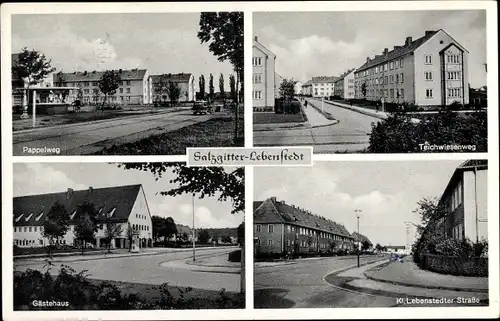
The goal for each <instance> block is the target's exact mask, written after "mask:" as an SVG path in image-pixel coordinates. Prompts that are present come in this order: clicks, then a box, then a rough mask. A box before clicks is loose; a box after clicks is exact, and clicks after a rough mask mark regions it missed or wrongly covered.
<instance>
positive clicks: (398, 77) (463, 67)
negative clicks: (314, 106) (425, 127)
mask: <svg viewBox="0 0 500 321" xmlns="http://www.w3.org/2000/svg"><path fill="white" fill-rule="evenodd" d="M354 77H355V91H356V98H358V99H367V100H372V101H376V100H381V99H382V98H383V99H384V101H385V102H392V103H403V102H408V103H414V104H416V105H419V106H422V107H425V106H443V105H449V104H452V103H454V102H458V103H460V104H468V103H469V91H468V89H467V88H468V82H469V72H468V51H467V50H466V49H465V48H464V47H463V46H462V45H460V44H459V43H458V42H457V41H455V39H453V38H452V37H451V36H450V35H448V34H447V33H446V32H445V31H444V30H442V29H440V30H438V31H426V32H425V35H424V36H423V37H421V38H418V39H416V40H413V39H412V37H407V38H406V41H405V43H404V45H402V46H394V49H393V50H391V51H389V49H388V48H385V49H384V51H383V52H382V54H380V55H376V56H375V57H374V58H373V59H371V58H370V57H367V58H366V63H365V64H364V65H362V66H361V67H359V68H358V69H357V70H356V72H355V74H354Z"/></svg>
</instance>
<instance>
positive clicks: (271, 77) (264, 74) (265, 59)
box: [252, 37, 276, 111]
mask: <svg viewBox="0 0 500 321" xmlns="http://www.w3.org/2000/svg"><path fill="white" fill-rule="evenodd" d="M275 66H276V55H275V54H273V53H272V52H271V51H270V50H269V49H267V48H266V47H264V46H263V45H262V44H261V43H260V42H259V41H258V38H257V37H254V39H253V46H252V101H253V109H254V111H257V110H258V111H274V99H275V91H276V85H275V79H276V78H275Z"/></svg>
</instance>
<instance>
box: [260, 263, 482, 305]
mask: <svg viewBox="0 0 500 321" xmlns="http://www.w3.org/2000/svg"><path fill="white" fill-rule="evenodd" d="M356 260H357V259H356V257H355V256H349V257H333V258H315V259H303V260H296V261H295V262H293V263H294V264H287V265H279V266H278V265H276V266H265V267H259V266H256V267H255V270H254V282H255V290H254V302H255V307H256V308H338V307H344V308H345V307H395V306H406V307H408V306H413V307H415V306H426V305H425V304H424V303H422V302H419V301H418V299H419V298H422V297H436V298H440V297H451V298H457V297H459V296H460V295H462V296H464V297H469V298H470V297H471V295H472V294H471V293H468V292H463V294H460V292H455V291H445V290H429V289H421V288H415V289H413V288H409V287H400V286H394V285H391V284H389V283H379V282H374V281H372V280H368V279H366V278H365V277H364V275H363V274H364V272H365V271H366V270H368V269H372V268H376V267H377V266H379V265H381V264H382V263H387V262H388V259H387V258H386V257H382V258H381V257H378V256H367V257H361V260H360V262H361V264H362V265H363V264H366V266H364V267H363V266H362V267H361V268H359V269H358V268H357V261H356ZM377 261H378V262H377ZM257 264H258V263H257ZM394 264H400V263H398V262H396V263H394ZM484 295H486V296H487V294H484ZM484 295H482V296H481V300H483V302H484ZM407 298H408V300H407ZM415 298H417V300H416V302H415V300H414V299H415ZM402 299H403V301H401V300H402ZM412 300H413V301H412ZM427 306H463V304H462V305H460V304H458V302H457V300H455V302H453V303H451V304H450V303H443V304H430V305H427Z"/></svg>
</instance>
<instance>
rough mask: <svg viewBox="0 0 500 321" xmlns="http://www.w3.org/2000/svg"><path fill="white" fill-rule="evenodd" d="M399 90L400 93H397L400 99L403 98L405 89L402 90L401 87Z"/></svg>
mask: <svg viewBox="0 0 500 321" xmlns="http://www.w3.org/2000/svg"><path fill="white" fill-rule="evenodd" d="M399 91H400V93H399V97H400V98H401V99H404V98H405V90H404V89H403V88H401V89H400V90H399Z"/></svg>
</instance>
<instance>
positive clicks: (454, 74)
mask: <svg viewBox="0 0 500 321" xmlns="http://www.w3.org/2000/svg"><path fill="white" fill-rule="evenodd" d="M447 74H448V79H449V80H458V79H461V77H460V71H448V72H447Z"/></svg>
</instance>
